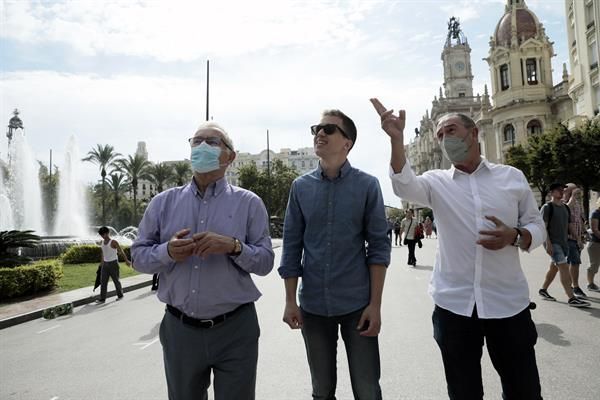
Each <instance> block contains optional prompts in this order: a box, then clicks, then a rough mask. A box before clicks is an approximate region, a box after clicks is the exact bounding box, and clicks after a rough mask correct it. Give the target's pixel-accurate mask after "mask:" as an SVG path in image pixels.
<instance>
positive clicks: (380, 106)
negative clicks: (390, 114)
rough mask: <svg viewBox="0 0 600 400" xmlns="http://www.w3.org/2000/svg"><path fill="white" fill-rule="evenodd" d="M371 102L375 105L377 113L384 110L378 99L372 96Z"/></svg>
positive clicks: (381, 112) (380, 113)
mask: <svg viewBox="0 0 600 400" xmlns="http://www.w3.org/2000/svg"><path fill="white" fill-rule="evenodd" d="M371 104H373V107H375V111H377V114H379V115H382V114H383V113H384V112H386V108H385V107H384V106H383V104H381V102H380V101H379V99H377V98H372V99H371Z"/></svg>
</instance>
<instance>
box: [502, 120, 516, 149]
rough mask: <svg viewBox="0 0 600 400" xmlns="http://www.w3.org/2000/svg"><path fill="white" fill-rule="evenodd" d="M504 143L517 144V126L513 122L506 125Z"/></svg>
mask: <svg viewBox="0 0 600 400" xmlns="http://www.w3.org/2000/svg"><path fill="white" fill-rule="evenodd" d="M504 143H510V144H513V145H514V144H515V127H514V126H512V125H511V124H508V125H505V126H504Z"/></svg>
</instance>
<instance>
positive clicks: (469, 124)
mask: <svg viewBox="0 0 600 400" xmlns="http://www.w3.org/2000/svg"><path fill="white" fill-rule="evenodd" d="M448 118H460V122H462V124H463V126H464V127H465V128H467V129H470V128H474V127H475V121H473V120H472V119H471V117H469V116H468V115H465V114H462V113H448V114H444V116H443V117H442V118H440V121H441V120H443V119H448Z"/></svg>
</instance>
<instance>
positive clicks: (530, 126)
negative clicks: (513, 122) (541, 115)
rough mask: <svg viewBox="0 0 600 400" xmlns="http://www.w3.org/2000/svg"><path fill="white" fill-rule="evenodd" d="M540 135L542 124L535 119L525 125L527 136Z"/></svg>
mask: <svg viewBox="0 0 600 400" xmlns="http://www.w3.org/2000/svg"><path fill="white" fill-rule="evenodd" d="M540 133H542V124H541V123H540V121H539V120H537V119H532V120H531V121H529V122H528V123H527V134H528V135H539V134H540Z"/></svg>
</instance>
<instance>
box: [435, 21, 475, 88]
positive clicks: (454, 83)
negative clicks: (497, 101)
mask: <svg viewBox="0 0 600 400" xmlns="http://www.w3.org/2000/svg"><path fill="white" fill-rule="evenodd" d="M442 62H443V65H444V94H445V96H446V97H448V98H454V97H472V96H473V73H472V72H471V47H469V43H468V42H467V38H466V37H465V35H464V34H463V32H462V30H461V29H460V22H459V21H458V19H456V18H455V17H452V18H450V21H448V36H447V37H446V44H445V45H444V51H442Z"/></svg>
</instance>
